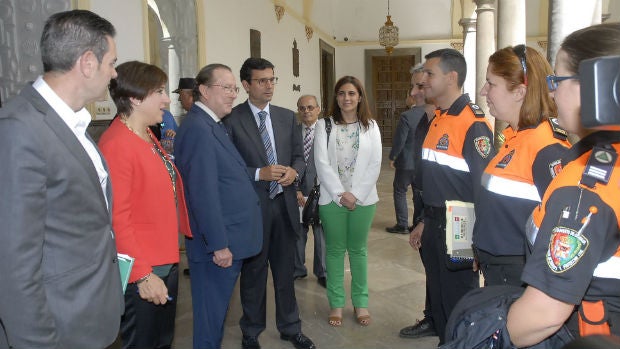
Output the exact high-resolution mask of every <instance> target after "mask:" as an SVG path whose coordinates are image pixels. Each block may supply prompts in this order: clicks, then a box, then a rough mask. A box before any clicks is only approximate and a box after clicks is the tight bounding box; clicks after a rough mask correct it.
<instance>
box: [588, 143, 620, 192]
mask: <svg viewBox="0 0 620 349" xmlns="http://www.w3.org/2000/svg"><path fill="white" fill-rule="evenodd" d="M617 159H618V154H617V153H616V152H615V151H614V150H613V148H612V149H606V148H603V147H598V146H596V147H594V148H592V153H591V154H590V157H589V158H588V162H587V164H586V168H585V170H584V171H583V175H582V176H581V183H582V184H585V185H587V186H588V187H590V188H593V187H594V185H595V184H596V183H597V182H599V183H603V184H607V183H609V179H610V178H611V173H612V171H613V170H614V168H615V165H616V160H617Z"/></svg>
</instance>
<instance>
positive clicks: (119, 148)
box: [99, 61, 191, 348]
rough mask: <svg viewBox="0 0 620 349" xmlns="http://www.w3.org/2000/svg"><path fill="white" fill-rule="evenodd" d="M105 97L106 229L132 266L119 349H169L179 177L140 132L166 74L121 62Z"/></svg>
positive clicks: (154, 112) (159, 106)
mask: <svg viewBox="0 0 620 349" xmlns="http://www.w3.org/2000/svg"><path fill="white" fill-rule="evenodd" d="M116 70H117V72H118V77H117V78H116V79H113V80H112V81H111V82H110V95H111V96H112V99H113V100H114V103H115V104H116V107H117V110H118V111H117V116H116V118H115V119H114V121H112V124H111V125H110V127H109V128H108V130H106V132H105V133H104V134H103V135H102V136H101V140H100V141H99V147H100V148H101V151H102V153H103V155H104V157H105V159H106V161H107V163H108V166H109V171H110V177H111V182H112V191H113V200H114V201H113V205H112V208H113V209H112V223H113V229H114V232H115V234H116V245H117V249H118V251H119V252H120V253H125V254H128V255H130V256H132V257H134V258H135V263H134V266H133V269H132V272H131V275H130V277H129V285H128V286H127V290H126V291H125V315H123V317H122V319H121V338H122V341H123V348H130V347H131V348H134V347H137V348H169V347H170V345H171V343H172V338H173V335H174V318H175V315H176V297H177V288H178V269H177V268H178V262H179V246H178V235H177V234H179V233H182V234H185V235H187V236H191V232H190V228H189V223H188V217H187V209H186V207H185V198H184V193H183V185H182V182H181V177H180V175H179V173H178V171H177V169H176V167H175V166H174V164H173V162H172V160H171V158H170V157H169V155H168V154H166V152H165V151H164V150H163V148H162V147H161V145H160V144H159V142H158V141H157V139H156V138H155V136H154V135H153V134H152V133H151V131H150V130H149V128H148V126H149V125H153V124H157V123H161V122H162V115H163V109H164V107H166V105H167V104H168V103H170V98H168V96H167V95H166V92H165V84H166V81H167V76H166V74H165V73H164V72H163V71H162V70H161V69H159V68H158V67H156V66H154V65H150V64H146V63H141V62H136V61H132V62H127V63H123V64H121V65H119V66H118V68H116Z"/></svg>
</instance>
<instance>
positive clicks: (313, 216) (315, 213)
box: [301, 117, 332, 225]
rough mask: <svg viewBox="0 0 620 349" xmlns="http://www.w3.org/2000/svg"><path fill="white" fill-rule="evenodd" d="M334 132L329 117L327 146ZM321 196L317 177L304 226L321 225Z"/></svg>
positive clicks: (304, 212) (309, 198)
mask: <svg viewBox="0 0 620 349" xmlns="http://www.w3.org/2000/svg"><path fill="white" fill-rule="evenodd" d="M331 131H332V122H331V120H330V119H329V117H327V118H325V132H327V144H329V134H330V133H331ZM320 196H321V185H320V184H318V183H317V181H316V177H315V178H314V187H312V190H310V194H308V199H306V203H305V204H304V208H303V210H302V211H301V222H302V223H303V224H304V225H314V224H319V222H320V221H321V219H320V218H319V197H320Z"/></svg>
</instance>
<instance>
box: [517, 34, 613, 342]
mask: <svg viewBox="0 0 620 349" xmlns="http://www.w3.org/2000/svg"><path fill="white" fill-rule="evenodd" d="M608 55H620V24H619V23H607V24H600V25H595V26H591V27H588V28H584V29H581V30H578V31H576V32H574V33H572V34H570V35H569V36H567V37H566V39H565V40H564V42H563V43H562V45H561V46H560V50H559V51H558V54H557V57H556V64H555V75H551V76H549V77H548V78H547V80H548V81H549V88H550V90H551V91H552V93H553V98H554V99H555V101H556V103H557V106H558V121H559V123H560V126H562V127H564V128H565V129H566V130H567V131H568V132H569V133H571V134H576V135H577V136H579V137H580V141H579V142H578V143H576V144H574V145H573V146H572V147H571V149H570V151H569V152H568V153H567V155H566V156H565V157H563V159H562V162H563V166H564V169H563V170H562V172H561V173H560V174H559V175H558V176H557V177H556V178H555V179H554V180H553V181H552V182H551V184H550V185H549V188H548V189H547V191H546V192H545V195H544V197H543V200H542V204H541V205H539V206H538V207H537V208H536V209H535V210H534V213H533V215H532V216H533V220H532V221H531V222H530V224H529V226H528V229H527V230H528V240H530V241H531V242H534V246H533V251H532V255H531V256H528V260H527V263H526V265H525V268H524V271H523V278H522V279H523V281H524V282H526V283H527V284H528V286H527V288H526V289H525V292H524V293H523V295H522V296H521V297H520V298H519V299H518V300H516V301H515V303H513V304H512V306H511V307H510V310H509V313H508V323H507V328H508V332H509V333H510V338H511V341H512V342H513V344H514V345H516V346H517V347H523V346H531V345H533V344H535V343H538V342H540V341H541V340H544V339H545V338H547V337H549V336H550V335H552V334H553V333H555V332H556V331H557V330H558V329H559V328H560V327H561V326H562V325H563V324H564V323H567V325H568V328H569V329H571V330H573V332H575V333H576V332H578V335H581V336H584V335H589V334H593V333H606V334H609V333H612V334H615V335H619V334H620V326H618V324H620V256H618V255H619V253H618V249H619V246H620V234H619V230H620V225H619V223H618V217H619V215H620V199H619V197H620V161H618V155H617V154H618V151H620V132H619V131H618V130H619V129H620V128H619V127H615V131H614V130H605V131H601V130H596V129H587V128H584V126H582V117H583V118H584V119H585V118H586V117H588V118H591V117H592V115H589V114H585V112H586V111H585V110H582V109H581V107H582V103H581V100H580V93H581V92H582V91H581V84H582V83H583V82H580V79H581V77H580V74H581V73H583V72H580V68H579V64H580V63H581V62H582V61H583V60H586V59H591V58H597V57H602V56H608ZM611 78H612V77H610V79H609V81H601V82H600V84H606V85H610V84H612V83H614V82H612V81H611V80H612V79H611ZM616 79H617V78H616ZM584 81H585V80H584ZM615 83H617V81H616V82H615ZM616 93H617V92H616ZM607 116H609V115H607ZM612 117H613V118H617V117H618V115H612ZM567 320H568V322H567ZM577 323H579V326H578V327H579V330H578V331H577V326H576V324H577ZM597 324H598V325H597ZM610 324H613V325H615V326H610ZM576 334H577V333H576Z"/></svg>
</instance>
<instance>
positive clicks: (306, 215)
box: [301, 184, 321, 225]
mask: <svg viewBox="0 0 620 349" xmlns="http://www.w3.org/2000/svg"><path fill="white" fill-rule="evenodd" d="M320 196H321V186H320V185H319V184H315V185H314V187H312V190H310V194H308V199H306V203H305V204H304V209H303V210H302V212H301V222H302V223H303V224H304V225H314V224H318V223H319V221H320V218H319V197H320Z"/></svg>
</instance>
